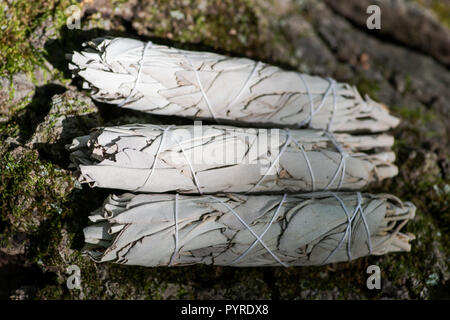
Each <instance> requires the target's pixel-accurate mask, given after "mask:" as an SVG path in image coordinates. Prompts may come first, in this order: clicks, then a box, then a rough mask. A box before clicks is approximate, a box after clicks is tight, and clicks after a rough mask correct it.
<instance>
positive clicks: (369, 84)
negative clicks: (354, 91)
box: [353, 75, 380, 99]
mask: <svg viewBox="0 0 450 320" xmlns="http://www.w3.org/2000/svg"><path fill="white" fill-rule="evenodd" d="M353 84H354V85H356V87H357V88H358V91H359V93H360V94H361V96H363V97H364V96H365V95H368V96H369V97H371V98H372V99H378V97H377V93H378V92H379V91H380V84H379V81H376V80H372V79H368V78H366V77H365V76H363V75H359V76H358V77H357V78H356V80H354V81H353Z"/></svg>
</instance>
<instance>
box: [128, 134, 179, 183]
mask: <svg viewBox="0 0 450 320" xmlns="http://www.w3.org/2000/svg"><path fill="white" fill-rule="evenodd" d="M172 127H173V125H170V126H168V127H166V128H165V129H163V128H160V129H161V130H163V132H162V133H161V142H160V143H159V146H158V150H157V151H156V154H155V159H154V160H153V163H152V167H151V169H150V173H149V174H148V176H147V178H146V179H145V181H144V183H143V184H142V185H141V186H140V187H139V188H137V189H135V190H133V191H134V192H137V191H139V190H140V189H141V188H142V187H143V186H145V185H146V184H147V182H148V180H149V179H150V177H151V176H152V174H153V172H154V171H155V166H156V162H157V161H158V157H159V154H160V153H161V149H162V146H163V144H164V137H165V136H166V134H167V132H168V131H169V130H170V128H172Z"/></svg>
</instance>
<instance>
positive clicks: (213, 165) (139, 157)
mask: <svg viewBox="0 0 450 320" xmlns="http://www.w3.org/2000/svg"><path fill="white" fill-rule="evenodd" d="M392 144H393V138H392V137H391V136H388V135H384V134H379V135H369V136H362V135H360V136H351V135H348V134H334V135H332V134H330V133H328V132H325V131H320V130H311V129H306V130H279V129H269V130H265V129H249V128H247V129H244V128H236V127H231V126H221V125H213V126H198V125H193V126H192V125H186V126H158V125H147V124H134V125H125V126H117V127H107V128H99V129H96V130H95V131H93V132H91V134H90V135H88V136H82V137H78V138H75V139H74V140H73V142H72V145H70V146H68V149H69V151H70V152H71V155H70V157H71V160H72V162H73V163H74V164H75V165H78V167H79V171H80V173H81V174H80V181H81V182H87V183H89V184H90V185H91V186H97V187H103V188H114V189H122V190H128V191H135V192H136V191H138V192H159V193H161V192H169V191H176V192H180V193H197V194H202V193H216V192H247V193H255V192H274V191H280V192H281V191H289V192H298V191H308V192H309V191H322V190H360V189H362V188H364V187H366V186H367V185H368V184H370V183H371V182H374V181H377V180H378V181H380V180H383V179H385V178H388V177H393V176H395V175H396V174H397V172H398V170H397V167H396V166H395V165H394V164H393V161H394V159H395V154H394V153H393V152H392V151H391V150H390V147H391V146H392ZM362 151H368V152H370V153H364V152H362Z"/></svg>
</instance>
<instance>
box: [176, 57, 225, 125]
mask: <svg viewBox="0 0 450 320" xmlns="http://www.w3.org/2000/svg"><path fill="white" fill-rule="evenodd" d="M180 54H182V53H181V52H180ZM184 57H185V58H186V60H187V61H188V62H189V64H190V65H191V68H192V71H194V74H195V78H196V79H197V83H198V86H199V88H200V91H201V93H202V95H203V98H204V99H205V101H206V105H207V106H208V109H209V112H211V116H212V117H213V119H214V120H215V121H216V122H217V117H216V114H215V112H214V109H213V107H212V106H211V102H209V99H208V96H207V95H206V92H205V89H204V88H203V85H202V82H201V81H200V76H199V75H198V72H197V69H195V67H194V64H193V63H192V61H191V59H189V57H188V56H187V55H184Z"/></svg>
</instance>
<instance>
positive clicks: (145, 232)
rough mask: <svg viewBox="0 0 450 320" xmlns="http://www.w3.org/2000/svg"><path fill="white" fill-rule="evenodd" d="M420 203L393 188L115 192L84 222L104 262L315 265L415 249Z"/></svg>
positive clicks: (89, 243) (94, 253) (92, 251)
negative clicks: (413, 223) (410, 226)
mask: <svg viewBox="0 0 450 320" xmlns="http://www.w3.org/2000/svg"><path fill="white" fill-rule="evenodd" d="M414 214H415V207H414V205H413V204H412V203H409V202H405V203H403V202H402V201H400V200H399V199H397V198H396V197H394V196H391V195H370V194H361V193H359V192H357V193H314V194H305V195H284V196H282V195H272V196H266V195H259V196H256V195H253V196H249V195H238V194H226V195H219V196H205V195H204V196H182V195H178V194H153V195H149V194H147V195H146V194H140V195H133V194H123V195H121V196H114V195H111V196H109V197H108V198H107V199H106V201H105V203H104V205H103V207H102V208H100V209H98V210H96V211H95V212H93V213H92V215H91V216H90V220H91V221H92V222H94V224H93V225H91V226H89V227H87V228H85V229H84V235H85V242H86V246H85V252H87V253H88V254H89V255H90V256H91V258H93V259H94V260H95V261H97V262H105V261H112V262H116V263H120V264H128V265H140V266H148V267H154V266H183V265H190V264H197V263H204V264H214V265H222V266H238V267H244V266H279V265H282V266H285V267H288V266H307V265H322V264H326V263H334V262H341V261H350V260H352V259H356V258H359V257H362V256H366V255H370V254H373V255H382V254H385V253H388V252H395V251H409V250H410V245H409V241H410V240H412V239H414V236H413V235H411V234H405V233H401V232H400V230H401V229H402V227H403V226H404V225H405V224H406V223H407V221H408V220H410V219H412V218H413V217H414Z"/></svg>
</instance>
